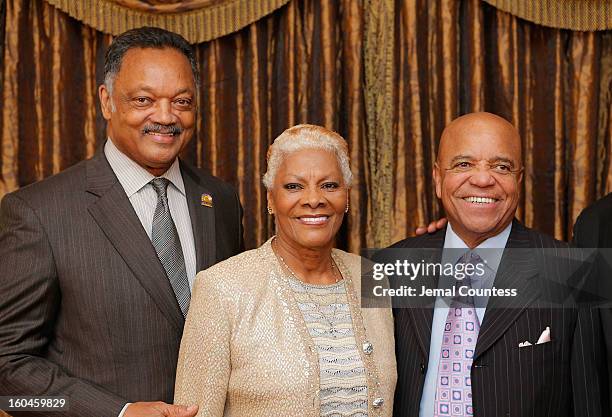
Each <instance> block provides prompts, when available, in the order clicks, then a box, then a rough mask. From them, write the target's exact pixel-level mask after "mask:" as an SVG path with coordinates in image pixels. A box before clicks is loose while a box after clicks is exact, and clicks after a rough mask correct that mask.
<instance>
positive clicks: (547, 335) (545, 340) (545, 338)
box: [518, 326, 550, 348]
mask: <svg viewBox="0 0 612 417" xmlns="http://www.w3.org/2000/svg"><path fill="white" fill-rule="evenodd" d="M548 342H550V327H548V326H546V328H545V329H544V331H543V332H542V334H541V335H540V337H539V338H538V341H537V342H536V345H541V344H543V343H548ZM527 346H533V345H532V344H531V342H529V340H525V341H524V342H521V343H519V345H518V347H520V348H522V347H527Z"/></svg>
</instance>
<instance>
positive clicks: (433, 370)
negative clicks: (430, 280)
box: [419, 223, 512, 417]
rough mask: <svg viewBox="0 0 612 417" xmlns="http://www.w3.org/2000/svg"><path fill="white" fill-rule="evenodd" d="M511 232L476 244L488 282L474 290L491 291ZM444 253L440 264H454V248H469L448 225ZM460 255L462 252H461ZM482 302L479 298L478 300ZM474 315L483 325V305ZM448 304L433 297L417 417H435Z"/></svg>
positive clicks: (478, 285) (508, 227)
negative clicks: (431, 317)
mask: <svg viewBox="0 0 612 417" xmlns="http://www.w3.org/2000/svg"><path fill="white" fill-rule="evenodd" d="M511 230H512V223H510V224H509V225H508V226H506V228H505V229H504V230H503V231H502V232H501V233H499V234H498V235H495V236H493V237H490V238H489V239H487V240H485V241H484V242H482V243H481V244H480V245H478V246H477V247H476V248H475V249H474V252H476V253H477V254H478V256H480V258H481V259H482V260H483V261H484V263H485V266H484V268H485V270H486V274H487V275H488V276H490V277H491V278H492V279H491V280H483V281H481V282H480V283H478V282H472V287H474V288H491V286H492V284H493V280H494V279H495V274H496V273H497V268H498V267H499V263H500V262H501V258H502V255H503V253H504V248H505V247H506V243H508V237H510V231H511ZM444 249H454V250H444V251H443V252H442V265H446V264H448V263H450V264H452V265H455V264H456V263H457V260H458V259H459V256H457V254H458V253H459V252H458V251H457V249H465V251H468V250H469V247H468V246H467V245H466V244H465V242H464V241H463V240H462V239H461V238H460V237H459V236H457V234H456V233H455V232H454V230H453V228H452V226H451V224H450V223H449V224H448V226H447V228H446V236H445V237H444ZM461 252H463V251H461ZM481 299H482V297H481ZM475 309H476V315H477V316H478V320H479V321H480V323H482V320H483V319H484V315H485V310H486V304H485V305H484V306H481V307H478V306H476V308H475ZM448 310H449V303H448V300H445V299H444V298H443V297H436V303H435V308H434V315H433V322H432V325H431V341H430V343H429V362H428V365H427V373H426V374H425V384H424V386H423V395H422V396H421V405H420V409H419V416H420V417H431V416H433V414H434V402H435V398H436V381H437V379H438V366H439V364H440V350H441V349H442V336H443V335H444V325H445V324H446V318H447V316H448Z"/></svg>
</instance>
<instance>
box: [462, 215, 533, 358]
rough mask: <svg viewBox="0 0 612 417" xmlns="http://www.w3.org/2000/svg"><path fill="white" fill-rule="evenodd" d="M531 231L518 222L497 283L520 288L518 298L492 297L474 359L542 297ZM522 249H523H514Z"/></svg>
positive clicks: (511, 287)
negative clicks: (532, 249) (530, 236)
mask: <svg viewBox="0 0 612 417" xmlns="http://www.w3.org/2000/svg"><path fill="white" fill-rule="evenodd" d="M530 243H531V241H530V239H529V232H528V230H527V229H525V227H523V225H521V224H520V223H519V222H518V221H514V223H513V225H512V231H511V232H510V237H509V238H508V243H507V244H506V249H510V250H504V254H503V257H502V260H501V263H500V265H499V268H498V271H497V274H496V276H495V280H494V286H495V288H498V289H516V290H517V295H516V297H513V298H511V299H509V298H507V297H491V298H490V299H489V302H488V304H487V309H486V312H485V316H484V320H483V323H482V326H481V327H480V333H479V335H478V341H477V343H476V352H475V353H474V359H476V358H477V357H478V356H480V355H481V354H482V353H484V352H485V351H486V350H487V349H489V348H490V347H491V346H492V345H493V344H494V343H495V342H496V341H497V340H498V339H499V338H500V337H502V336H503V334H504V333H505V332H506V330H508V328H509V327H510V325H511V324H512V323H514V322H515V321H516V320H517V319H518V317H519V316H520V315H521V313H522V312H523V311H524V310H525V309H526V308H527V307H528V306H529V305H530V304H532V303H533V302H534V301H535V300H536V299H537V298H538V297H539V295H540V291H539V287H538V285H537V279H534V277H535V276H536V275H537V273H538V267H537V262H536V259H535V257H534V256H533V254H532V251H530V250H529V249H530V246H531V244H530ZM513 249H519V250H513Z"/></svg>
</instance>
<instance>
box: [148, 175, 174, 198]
mask: <svg viewBox="0 0 612 417" xmlns="http://www.w3.org/2000/svg"><path fill="white" fill-rule="evenodd" d="M169 183H170V181H169V180H168V179H167V178H161V177H160V178H153V179H152V180H151V185H152V186H153V188H155V192H156V193H157V195H158V196H159V197H163V196H165V195H166V190H167V189H168V184H169Z"/></svg>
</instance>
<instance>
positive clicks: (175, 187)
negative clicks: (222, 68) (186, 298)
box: [104, 138, 196, 417]
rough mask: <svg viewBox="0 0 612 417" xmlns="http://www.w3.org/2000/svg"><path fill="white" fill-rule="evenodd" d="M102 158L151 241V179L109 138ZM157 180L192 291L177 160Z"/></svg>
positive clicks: (190, 243) (192, 262) (191, 248)
mask: <svg viewBox="0 0 612 417" xmlns="http://www.w3.org/2000/svg"><path fill="white" fill-rule="evenodd" d="M104 155H105V156H106V159H107V160H108V163H109V164H110V166H111V168H112V170H113V172H114V173H115V175H116V176H117V178H118V179H119V182H120V183H121V186H122V187H123V189H124V190H125V194H126V195H127V197H128V199H129V200H130V203H132V207H134V211H135V212H136V215H137V216H138V219H139V220H140V223H142V227H143V228H144V230H145V232H147V235H148V236H149V239H151V234H152V229H153V215H154V214H155V208H156V207H157V192H155V189H154V188H153V185H151V184H150V182H151V180H152V179H153V178H155V176H153V175H152V174H151V173H150V172H149V171H147V170H146V169H144V168H143V167H141V166H140V165H138V164H137V163H136V162H135V161H133V160H132V159H130V157H128V156H127V155H125V154H124V153H123V152H121V151H120V150H119V149H117V147H116V146H115V144H114V143H113V141H112V140H111V139H110V138H109V139H108V140H107V141H106V144H105V145H104ZM161 177H164V178H167V179H168V180H169V181H170V184H168V191H167V195H168V206H169V207H170V214H171V215H172V220H174V224H175V225H176V231H177V232H178V235H179V240H180V241H181V248H182V250H183V257H184V258H185V269H186V270H187V279H188V280H189V288H190V289H192V288H193V281H194V280H195V275H196V252H195V242H194V239H193V229H192V227H191V217H190V216H189V206H188V205H187V197H186V193H185V184H184V183H183V176H182V175H181V169H180V166H179V160H178V158H177V159H176V160H175V161H174V163H173V164H172V165H171V166H170V168H169V169H168V170H167V171H166V172H165V173H164V174H162V175H161ZM129 405H130V403H127V404H126V405H125V406H124V407H123V409H122V410H121V412H120V413H119V416H118V417H123V414H124V413H125V410H126V409H127V407H128V406H129Z"/></svg>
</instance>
